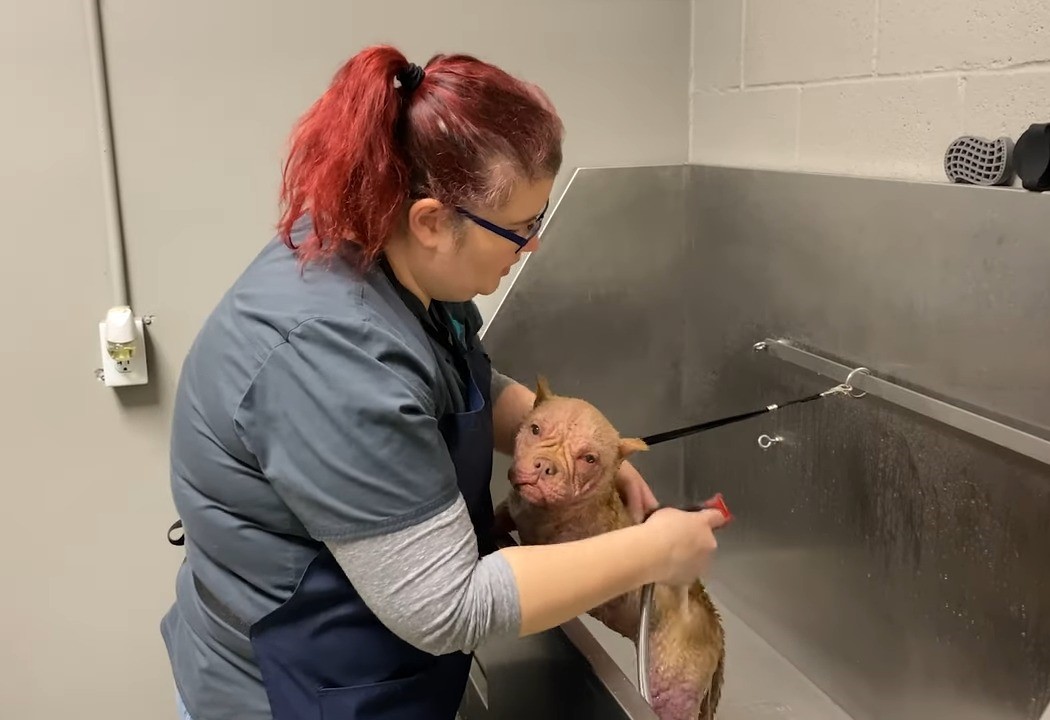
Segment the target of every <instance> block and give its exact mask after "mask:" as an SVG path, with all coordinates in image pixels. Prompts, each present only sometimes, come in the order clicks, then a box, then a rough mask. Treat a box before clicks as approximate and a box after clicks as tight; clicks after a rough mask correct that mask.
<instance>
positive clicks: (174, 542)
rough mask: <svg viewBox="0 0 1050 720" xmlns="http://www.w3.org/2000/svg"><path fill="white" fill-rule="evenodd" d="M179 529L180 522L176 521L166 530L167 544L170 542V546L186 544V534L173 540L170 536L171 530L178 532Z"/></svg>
mask: <svg viewBox="0 0 1050 720" xmlns="http://www.w3.org/2000/svg"><path fill="white" fill-rule="evenodd" d="M181 527H182V520H176V521H175V522H173V523H172V524H171V527H170V528H168V542H170V543H171V544H172V545H185V544H186V533H185V532H183V533H182V536H181V537H178V538H173V537H172V536H171V533H172V531H173V530H178V529H179V528H181Z"/></svg>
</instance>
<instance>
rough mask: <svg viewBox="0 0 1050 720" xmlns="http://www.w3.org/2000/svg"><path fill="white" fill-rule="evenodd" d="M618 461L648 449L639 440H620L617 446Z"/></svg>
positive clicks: (642, 441) (643, 442)
mask: <svg viewBox="0 0 1050 720" xmlns="http://www.w3.org/2000/svg"><path fill="white" fill-rule="evenodd" d="M618 449H619V451H620V460H625V459H627V458H628V457H629V456H631V455H634V454H635V453H636V452H644V451H645V450H648V449H649V446H648V445H646V444H645V441H644V440H642V439H641V438H620V444H619V448H618Z"/></svg>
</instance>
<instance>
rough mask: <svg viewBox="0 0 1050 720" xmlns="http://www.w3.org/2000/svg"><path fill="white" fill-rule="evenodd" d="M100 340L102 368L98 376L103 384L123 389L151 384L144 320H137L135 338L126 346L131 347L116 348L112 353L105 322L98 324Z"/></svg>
mask: <svg viewBox="0 0 1050 720" xmlns="http://www.w3.org/2000/svg"><path fill="white" fill-rule="evenodd" d="M98 339H99V344H100V348H101V351H102V367H101V369H100V370H99V371H98V376H99V379H100V380H101V381H102V382H103V383H105V384H106V385H107V386H108V387H122V386H125V385H145V384H146V383H148V382H149V370H148V367H147V363H146V334H145V331H144V326H143V322H142V318H135V338H134V340H133V341H132V342H131V343H126V344H125V345H126V346H129V347H114V348H113V352H110V343H109V342H108V341H107V339H106V322H105V321H103V322H100V323H99V324H98ZM129 350H130V352H129Z"/></svg>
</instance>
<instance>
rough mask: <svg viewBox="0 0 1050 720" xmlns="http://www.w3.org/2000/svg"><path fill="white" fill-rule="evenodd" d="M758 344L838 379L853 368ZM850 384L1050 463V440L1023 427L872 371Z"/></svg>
mask: <svg viewBox="0 0 1050 720" xmlns="http://www.w3.org/2000/svg"><path fill="white" fill-rule="evenodd" d="M755 347H756V349H760V350H768V351H769V352H770V353H772V354H773V355H775V356H777V357H778V358H780V359H781V360H786V361H788V362H790V363H792V364H794V365H797V366H799V367H802V368H805V369H806V370H810V371H812V372H815V373H817V374H819V375H823V376H825V377H829V378H832V379H834V380H836V381H838V382H845V381H846V378H847V377H848V376H849V374H850V373H851V372H852V371H853V368H850V367H847V366H845V365H842V364H841V363H837V362H835V361H833V360H828V359H827V358H823V357H821V356H819V355H814V354H813V353H811V352H808V351H806V350H802V349H801V348H797V347H795V346H793V345H791V344H790V343H788V342H787V341H786V340H765V341H763V342H761V343H758V344H757V345H756V346H755ZM850 384H851V385H852V386H853V387H854V388H856V389H857V390H859V391H863V392H867V393H870V394H871V395H874V396H876V397H878V398H881V399H883V400H885V401H886V402H889V403H892V404H894V405H898V406H900V407H903V408H906V409H908V410H911V411H912V412H915V413H918V414H920V415H924V416H925V417H928V418H931V419H933V420H936V421H938V422H941V423H944V424H945V425H950V426H951V427H953V428H956V429H957V430H962V431H963V432H966V433H969V434H971V435H974V436H976V437H979V438H981V439H982V440H987V441H988V442H990V443H994V444H995V445H999V446H1000V447H1004V448H1007V449H1008V450H1012V451H1014V452H1016V453H1020V454H1021V455H1026V456H1028V457H1030V458H1032V459H1034V460H1038V461H1039V462H1041V463H1045V464H1047V465H1050V441H1047V440H1044V439H1042V438H1040V437H1037V436H1035V435H1032V434H1030V433H1027V432H1025V431H1023V430H1019V429H1017V428H1013V427H1010V426H1009V425H1004V424H1002V423H1000V422H998V421H996V420H992V419H991V418H986V417H983V416H981V415H977V414H976V413H972V412H970V411H969V410H963V409H962V408H959V407H956V406H954V405H949V404H948V403H946V402H942V401H940V400H935V399H934V398H931V397H928V396H926V395H923V394H921V393H917V392H915V391H914V390H908V389H907V388H903V387H901V386H900V385H895V384H894V383H891V382H887V381H886V380H880V379H879V378H877V377H874V376H873V375H871V374H864V373H856V374H854V376H853V377H852V378H850Z"/></svg>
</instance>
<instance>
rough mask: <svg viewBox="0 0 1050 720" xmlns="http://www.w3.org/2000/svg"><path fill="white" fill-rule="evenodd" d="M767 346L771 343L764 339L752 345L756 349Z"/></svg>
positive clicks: (763, 348) (759, 349)
mask: <svg viewBox="0 0 1050 720" xmlns="http://www.w3.org/2000/svg"><path fill="white" fill-rule="evenodd" d="M767 347H769V345H767V344H766V341H765V340H762V341H761V342H757V343H755V344H754V345H752V346H751V349H752V350H755V351H761V350H765V349H766V348H767Z"/></svg>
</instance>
